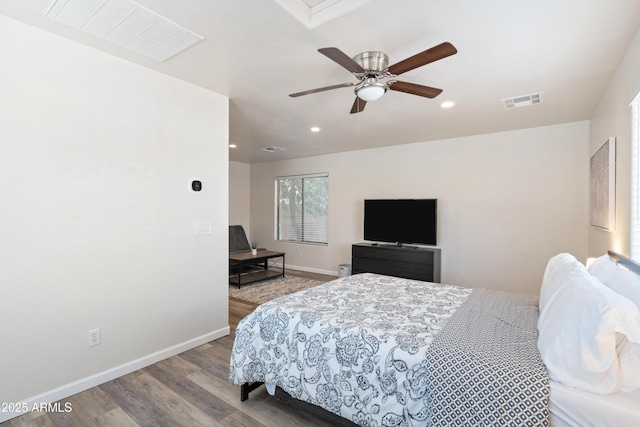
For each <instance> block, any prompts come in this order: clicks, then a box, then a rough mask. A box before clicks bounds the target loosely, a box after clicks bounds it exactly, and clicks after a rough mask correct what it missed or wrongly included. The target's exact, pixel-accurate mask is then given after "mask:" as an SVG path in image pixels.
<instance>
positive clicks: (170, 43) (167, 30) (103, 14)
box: [45, 0, 204, 62]
mask: <svg viewBox="0 0 640 427" xmlns="http://www.w3.org/2000/svg"><path fill="white" fill-rule="evenodd" d="M45 16H46V17H48V18H51V19H53V20H56V21H58V22H60V23H62V24H65V25H68V26H70V27H73V28H75V29H78V30H80V31H85V32H87V33H90V34H92V35H94V36H97V37H100V38H102V39H105V40H108V41H110V42H112V43H115V44H117V45H120V46H124V47H126V48H128V49H131V50H133V51H134V52H137V53H141V54H143V55H146V56H148V57H150V58H152V59H155V60H156V61H159V62H162V61H166V60H167V59H169V58H171V57H172V56H174V55H177V54H178V53H180V52H182V51H184V50H186V49H188V48H190V47H191V46H193V45H195V44H196V43H199V42H201V41H202V40H204V37H202V36H199V35H197V34H195V33H193V32H191V31H189V30H187V29H185V28H182V27H181V26H179V25H177V24H175V23H174V22H171V21H170V20H168V19H166V18H164V17H162V16H160V15H158V14H157V13H154V12H152V11H150V10H148V9H146V8H144V7H142V6H140V5H139V4H136V3H134V2H132V1H129V0H54V2H53V3H52V4H51V6H50V7H49V10H47V11H46V13H45Z"/></svg>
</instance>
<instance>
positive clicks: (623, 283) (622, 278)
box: [587, 255, 640, 308]
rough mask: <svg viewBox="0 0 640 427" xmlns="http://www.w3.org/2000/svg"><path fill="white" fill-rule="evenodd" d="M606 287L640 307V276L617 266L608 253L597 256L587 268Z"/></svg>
mask: <svg viewBox="0 0 640 427" xmlns="http://www.w3.org/2000/svg"><path fill="white" fill-rule="evenodd" d="M587 270H588V271H589V273H591V274H592V275H594V276H595V277H596V278H597V279H598V280H600V281H601V282H602V283H603V284H604V285H605V286H606V287H608V288H610V289H612V290H614V291H615V292H617V293H619V294H620V295H622V296H623V297H625V298H628V299H630V300H631V301H633V303H634V304H635V305H636V306H637V307H638V308H640V276H638V275H637V274H636V273H633V272H631V271H627V270H623V269H621V268H619V267H618V264H616V263H615V262H614V261H613V260H611V258H610V257H609V255H602V256H601V257H599V258H597V259H596V260H595V261H594V262H593V263H592V264H591V265H590V266H589V268H588V269H587Z"/></svg>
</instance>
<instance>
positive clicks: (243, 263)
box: [229, 250, 284, 289]
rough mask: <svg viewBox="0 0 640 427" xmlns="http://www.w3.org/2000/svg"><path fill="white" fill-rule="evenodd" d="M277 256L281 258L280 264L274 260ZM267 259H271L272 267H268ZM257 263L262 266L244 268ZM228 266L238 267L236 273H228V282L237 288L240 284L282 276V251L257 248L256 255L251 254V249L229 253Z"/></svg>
mask: <svg viewBox="0 0 640 427" xmlns="http://www.w3.org/2000/svg"><path fill="white" fill-rule="evenodd" d="M277 258H282V261H281V262H282V265H280V264H278V261H275V260H276V259H277ZM269 260H272V262H271V267H272V268H269ZM259 264H262V268H260V269H253V270H245V269H246V268H247V267H250V266H256V265H259ZM229 268H237V269H238V274H233V275H229V283H230V284H234V285H238V289H240V286H241V285H246V284H247V283H253V282H257V281H258V280H264V279H270V278H272V277H278V276H281V277H284V252H274V251H267V250H258V254H257V255H251V251H247V252H237V253H234V254H229Z"/></svg>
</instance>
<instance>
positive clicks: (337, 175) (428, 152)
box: [251, 107, 589, 294]
mask: <svg viewBox="0 0 640 427" xmlns="http://www.w3.org/2000/svg"><path fill="white" fill-rule="evenodd" d="M534 108H535V107H534ZM516 114H517V112H516ZM588 141H589V125H588V123H587V122H579V123H569V124H563V125H557V126H548V127H540V128H533V129H525V130H519V131H512V132H503V133H494V134H488V135H478V136H472V137H465V138H457V139H448V140H440V141H431V142H423V143H418V144H408V145H400V146H393V147H385V148H377V149H370V150H362V151H353V152H347V153H340V154H332V155H326V156H318V157H310V158H304V159H298V160H289V161H279V162H269V163H261V164H255V165H252V167H251V229H252V232H253V233H254V236H256V238H257V239H258V240H260V241H261V242H268V244H267V247H269V248H270V249H274V250H281V251H285V252H286V253H287V263H288V264H289V265H291V266H297V267H301V268H303V269H308V270H312V271H324V272H334V273H335V272H336V271H337V269H338V265H339V264H341V263H349V262H350V256H351V255H350V253H351V246H350V245H351V244H352V243H355V242H359V241H362V238H363V223H362V221H363V200H364V199H366V198H432V197H434V198H437V199H438V207H439V218H438V221H439V224H438V241H439V244H438V246H440V247H441V248H442V281H443V282H445V283H450V284H455V285H460V286H469V287H488V288H493V289H502V290H515V291H521V292H527V293H535V294H537V293H538V291H539V286H540V280H541V278H542V274H543V272H544V268H545V266H546V263H547V261H548V259H549V258H550V257H551V256H553V255H555V254H557V253H559V252H563V251H567V252H571V253H573V254H575V255H576V256H577V257H578V258H579V259H581V260H582V261H585V260H586V248H587V228H588V214H587V212H588V185H589V184H588V181H589V175H588V173H589V172H588V167H589V157H588V150H589V142H588ZM316 172H328V173H329V245H328V246H314V245H304V244H291V243H278V242H275V241H274V238H273V223H274V210H273V204H274V189H273V188H274V187H273V179H274V178H275V177H276V176H281V175H292V174H304V173H316Z"/></svg>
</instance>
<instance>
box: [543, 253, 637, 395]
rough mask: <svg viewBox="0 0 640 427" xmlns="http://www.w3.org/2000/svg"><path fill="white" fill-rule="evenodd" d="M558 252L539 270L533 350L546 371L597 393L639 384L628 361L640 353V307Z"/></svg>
mask: <svg viewBox="0 0 640 427" xmlns="http://www.w3.org/2000/svg"><path fill="white" fill-rule="evenodd" d="M561 255H562V256H556V257H554V258H552V259H551V260H550V261H549V265H548V266H547V271H545V278H544V279H543V286H542V288H541V307H542V308H541V310H540V317H539V318H538V332H539V336H538V349H539V350H540V355H541V356H542V360H543V361H544V363H545V365H546V367H547V371H548V372H549V376H550V377H551V379H553V380H554V381H558V382H560V383H562V384H565V385H567V386H570V387H575V388H579V389H582V390H586V391H590V392H595V393H601V394H606V393H614V392H618V391H628V390H633V389H635V388H638V387H640V376H639V375H636V374H637V372H635V371H637V369H635V365H633V360H635V358H636V357H638V356H639V355H640V311H639V310H638V308H637V307H636V306H635V305H634V304H633V303H632V302H631V301H629V300H628V299H626V298H624V297H622V296H620V295H618V294H617V293H615V292H613V291H612V290H610V289H608V288H607V287H606V286H604V285H603V284H602V283H600V282H599V281H598V280H597V279H596V278H595V277H594V276H592V275H591V274H589V273H588V272H587V270H586V268H585V267H584V266H583V265H582V264H581V263H579V262H577V261H575V262H573V260H575V258H573V257H572V256H571V255H568V254H561ZM571 258H573V260H572V259H571ZM547 273H549V274H547ZM545 281H546V283H545ZM543 296H544V302H543V301H542V298H543ZM618 352H623V353H624V355H623V357H622V358H620V359H619V357H618ZM621 365H622V366H621ZM623 373H624V376H625V378H624V380H625V381H623V376H622V375H623ZM627 374H628V375H627Z"/></svg>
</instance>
